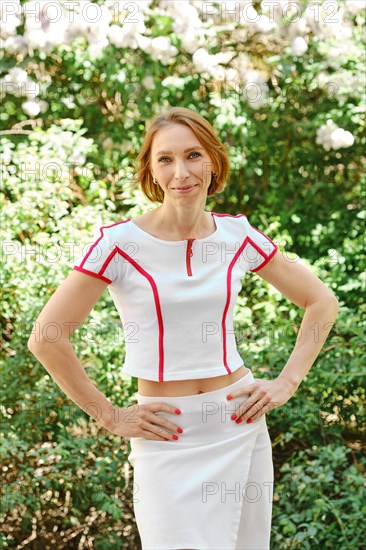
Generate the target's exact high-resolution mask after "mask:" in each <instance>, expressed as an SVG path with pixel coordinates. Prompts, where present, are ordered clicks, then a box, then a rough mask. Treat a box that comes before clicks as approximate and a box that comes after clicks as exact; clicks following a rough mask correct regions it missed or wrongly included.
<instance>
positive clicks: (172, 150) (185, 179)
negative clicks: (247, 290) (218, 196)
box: [150, 124, 214, 203]
mask: <svg viewBox="0 0 366 550" xmlns="http://www.w3.org/2000/svg"><path fill="white" fill-rule="evenodd" d="M188 149H189V150H188ZM150 162H151V164H150V167H151V173H152V175H153V176H154V177H155V178H156V179H157V181H158V184H159V185H160V187H161V188H162V190H163V191H164V193H165V198H167V197H169V198H170V199H171V200H172V201H174V202H175V203H177V202H178V203H181V202H182V201H185V202H187V201H192V199H194V200H197V199H198V198H204V199H205V200H206V198H207V192H208V188H209V186H210V183H211V174H212V172H213V171H214V165H213V162H212V160H211V158H210V156H209V155H208V153H207V151H206V150H205V149H204V148H203V147H202V145H201V144H200V142H199V141H198V139H197V137H196V136H195V134H194V133H193V132H192V130H191V129H190V128H189V127H188V126H185V125H183V124H172V125H170V126H167V127H165V128H161V129H160V130H158V132H157V133H156V134H155V137H154V139H153V142H152V146H151V161H150ZM189 187H190V189H189V190H187V191H185V192H182V191H180V190H179V188H189Z"/></svg>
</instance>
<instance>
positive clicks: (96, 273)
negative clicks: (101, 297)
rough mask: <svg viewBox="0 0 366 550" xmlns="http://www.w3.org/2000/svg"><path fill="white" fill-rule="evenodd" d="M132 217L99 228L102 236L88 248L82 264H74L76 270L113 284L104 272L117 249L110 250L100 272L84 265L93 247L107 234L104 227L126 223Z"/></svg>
mask: <svg viewBox="0 0 366 550" xmlns="http://www.w3.org/2000/svg"><path fill="white" fill-rule="evenodd" d="M130 219H131V218H127V219H126V220H123V221H122V222H115V223H111V224H110V225H102V226H101V227H100V228H99V231H100V237H98V239H97V240H96V241H95V242H94V243H93V244H92V245H91V247H90V248H89V250H88V253H87V254H86V255H85V257H84V258H83V260H82V262H81V263H80V265H79V266H78V265H74V269H75V270H76V271H80V272H81V273H86V274H87V275H91V276H92V277H96V278H97V279H101V280H102V281H105V282H106V283H108V284H111V283H112V282H113V281H112V280H111V279H108V278H107V277H104V275H103V273H104V272H105V270H106V269H107V267H108V265H109V263H110V261H111V260H112V258H113V257H114V255H115V253H116V249H113V250H112V251H111V252H110V254H108V257H107V258H106V260H105V261H104V263H103V265H102V267H101V269H100V270H99V271H98V272H95V271H90V270H89V269H86V268H85V267H83V266H84V264H85V262H86V261H87V259H88V258H89V256H90V254H91V253H92V251H93V249H94V248H95V247H96V246H97V244H98V243H99V241H100V240H102V239H103V237H104V236H105V235H104V233H103V229H105V228H108V227H114V226H115V225H119V224H120V223H126V222H128V221H130Z"/></svg>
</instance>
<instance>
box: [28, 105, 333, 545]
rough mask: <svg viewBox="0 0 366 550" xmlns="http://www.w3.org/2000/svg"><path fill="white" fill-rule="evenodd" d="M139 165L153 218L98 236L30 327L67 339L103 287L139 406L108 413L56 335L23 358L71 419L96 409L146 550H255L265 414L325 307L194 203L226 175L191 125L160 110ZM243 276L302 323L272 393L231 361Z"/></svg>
mask: <svg viewBox="0 0 366 550" xmlns="http://www.w3.org/2000/svg"><path fill="white" fill-rule="evenodd" d="M138 158H139V162H140V170H139V178H140V180H139V181H140V184H141V187H142V190H143V192H144V193H145V195H146V196H147V197H148V198H149V199H150V200H152V201H153V202H156V201H157V202H161V205H160V206H159V207H158V208H155V209H152V210H150V211H149V212H146V213H145V214H143V215H142V216H140V217H139V218H137V219H130V218H128V219H125V220H122V221H118V222H117V223H111V224H107V225H104V226H102V227H99V228H97V230H96V232H95V235H94V240H93V243H92V245H91V246H90V248H89V249H88V250H87V251H86V252H85V250H83V252H82V253H81V254H80V256H79V257H78V258H77V260H76V262H75V264H74V271H73V272H72V273H71V274H70V275H69V277H68V278H67V279H66V281H65V282H64V283H63V284H62V285H61V286H60V288H59V289H57V291H56V293H55V295H54V296H53V297H52V298H51V300H50V301H49V302H48V304H47V305H46V307H45V308H44V310H43V311H42V312H41V315H40V317H39V318H38V319H37V321H36V323H37V324H39V331H40V332H41V333H43V327H46V326H48V325H49V324H51V323H52V325H53V324H55V323H56V324H58V326H60V327H61V326H62V327H70V326H73V327H76V326H79V324H80V323H81V322H82V321H83V320H84V319H85V317H86V315H87V314H88V312H90V311H91V309H92V308H93V306H94V304H95V303H96V301H97V300H98V298H99V296H100V294H101V292H102V291H103V290H104V288H105V287H106V286H108V290H109V292H110V294H111V296H112V298H113V301H114V303H115V306H116V309H117V311H118V313H119V315H120V318H121V321H122V325H123V330H124V333H125V335H126V336H128V337H127V338H126V355H125V361H124V365H123V367H122V373H126V374H128V375H130V376H134V377H136V378H137V379H138V392H137V403H136V404H134V405H132V406H130V407H127V408H123V409H118V408H114V407H111V404H110V402H109V401H108V400H107V399H106V398H105V396H103V395H102V394H101V393H100V392H99V391H98V390H97V389H96V388H95V387H94V385H93V384H92V382H91V381H90V379H89V378H88V377H87V375H86V373H85V369H83V368H82V366H81V364H79V362H78V361H77V358H76V357H75V355H74V354H73V350H72V347H71V344H70V342H69V337H70V334H68V332H67V329H66V328H65V329H64V333H63V336H62V338H61V339H60V342H56V343H54V342H52V343H47V342H42V343H41V344H39V345H37V344H36V343H34V342H32V339H30V342H29V346H30V349H31V348H32V350H33V352H34V353H35V354H36V356H37V357H39V358H40V360H41V359H42V362H43V363H44V364H45V366H46V367H47V369H48V370H49V371H50V372H51V373H53V375H54V379H55V380H56V381H57V382H58V383H59V385H60V387H61V388H62V389H64V391H65V392H66V393H67V395H69V396H70V397H71V398H72V399H73V400H74V401H75V402H76V403H77V404H78V405H79V406H80V407H81V408H83V406H84V410H85V408H86V406H87V405H88V404H90V403H91V402H93V403H95V405H96V408H97V409H98V410H100V412H101V417H100V418H101V423H102V425H103V427H105V428H106V429H108V430H109V431H110V432H111V433H113V434H115V435H118V436H120V437H125V438H127V439H130V443H131V452H130V454H129V456H128V460H129V462H130V464H131V466H132V467H133V470H134V483H135V487H136V488H137V491H136V493H135V495H134V497H135V498H134V502H133V505H134V510H135V516H136V522H137V527H138V530H139V533H140V536H141V542H142V548H143V549H145V548H146V549H147V548H149V549H150V550H164V549H165V550H167V549H172V548H174V549H176V550H177V549H181V550H182V549H184V548H185V549H189V548H190V549H198V548H200V549H201V548H202V549H204V548H205V549H210V550H211V549H221V550H222V549H223V548H225V549H226V550H235V549H237V550H238V549H240V550H249V549H254V548H256V549H259V548H260V549H261V550H268V549H269V547H270V533H271V519H272V500H273V499H272V497H273V479H274V475H273V462H272V447H271V440H270V436H269V433H268V428H267V423H266V414H267V412H269V411H270V410H272V409H274V408H276V407H279V406H281V405H283V404H285V403H286V402H287V401H288V400H289V399H290V398H291V397H292V395H293V394H294V393H295V391H296V389H297V387H298V386H299V384H300V382H301V380H302V379H303V378H304V376H305V375H306V373H307V372H308V370H309V369H310V367H311V365H312V364H313V362H314V361H315V359H316V357H317V355H318V354H319V352H320V350H321V348H322V346H323V344H324V342H325V339H326V337H327V335H328V333H329V332H330V329H331V326H332V323H333V322H334V320H335V318H336V315H337V310H338V304H337V300H336V299H335V297H334V295H333V294H332V292H331V291H330V290H329V289H328V288H327V287H326V286H325V285H324V283H322V281H320V280H319V279H318V278H317V277H316V276H315V275H314V274H313V273H312V272H311V271H310V269H308V268H307V267H305V266H304V265H302V264H301V262H296V263H294V262H288V261H286V259H287V257H286V258H285V257H283V256H282V255H281V254H280V253H279V249H278V246H277V244H276V243H275V242H274V241H272V239H271V238H270V237H269V236H267V235H265V234H264V233H262V232H261V231H259V230H258V229H256V228H255V227H253V226H252V225H251V223H250V222H249V220H248V219H247V217H246V216H245V214H243V213H241V212H239V213H238V214H236V215H232V214H227V213H218V212H207V211H206V210H205V204H206V199H207V196H208V195H209V194H214V193H216V192H219V191H220V190H222V189H223V188H224V186H225V184H226V177H227V175H228V171H229V161H228V155H227V152H226V150H225V148H224V146H223V145H222V143H221V142H220V140H219V139H218V137H217V136H216V134H215V132H214V130H213V128H212V127H211V125H210V124H209V122H208V121H206V120H205V119H204V118H202V117H200V116H199V115H198V114H197V113H195V112H193V111H191V110H189V109H185V108H180V107H173V108H172V109H170V110H169V111H168V112H166V113H165V114H164V113H163V114H161V115H158V116H157V117H156V118H155V119H154V120H153V121H152V122H151V124H150V126H149V128H148V129H147V132H146V136H145V139H144V141H143V144H142V148H141V152H140V154H139V157H138ZM131 245H136V246H132V248H133V250H132V251H131ZM248 272H252V273H258V274H259V276H261V277H262V278H263V279H265V280H266V281H268V282H269V283H270V284H272V285H273V286H275V287H276V288H277V289H278V290H279V291H280V292H282V294H283V295H284V296H285V297H286V298H288V299H289V300H291V301H292V303H293V304H294V305H296V306H297V307H301V308H303V309H304V310H305V314H304V317H303V320H302V323H301V326H300V327H299V330H298V331H297V332H298V335H299V336H298V340H297V342H296V345H295V347H294V350H293V352H292V354H291V356H290V357H289V359H288V361H287V363H286V365H285V366H284V367H283V369H282V371H281V373H280V374H279V375H278V377H277V378H276V379H274V380H262V379H260V378H256V377H254V376H253V374H252V372H251V370H250V369H249V368H247V367H246V366H245V365H244V361H243V358H242V357H241V355H240V353H239V351H238V348H237V342H236V339H235V333H234V327H233V311H234V307H235V305H236V302H237V298H238V294H239V291H240V289H241V280H242V279H243V277H244V276H245V275H246V273H248ZM315 325H316V326H318V327H322V328H320V329H319V333H318V338H317V340H316V341H314V338H313V335H314V333H313V327H314V326H315ZM131 328H132V329H133V330H134V331H135V332H134V334H132V335H131V330H129V329H131ZM39 331H37V333H38V332H39ZM68 365H69V368H68ZM90 414H91V413H90ZM177 415H180V416H178V417H177ZM177 418H178V419H179V422H178V423H176V419H177ZM177 434H179V435H177ZM248 488H250V489H249V492H248ZM253 488H254V489H255V493H254V494H253ZM213 519H214V521H213Z"/></svg>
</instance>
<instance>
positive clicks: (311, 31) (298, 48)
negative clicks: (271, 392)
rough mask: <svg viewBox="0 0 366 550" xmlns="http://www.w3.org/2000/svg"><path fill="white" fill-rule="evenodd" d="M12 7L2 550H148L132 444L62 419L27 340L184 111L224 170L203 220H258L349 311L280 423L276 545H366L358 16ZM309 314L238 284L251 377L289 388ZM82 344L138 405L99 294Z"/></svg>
mask: <svg viewBox="0 0 366 550" xmlns="http://www.w3.org/2000/svg"><path fill="white" fill-rule="evenodd" d="M46 3H47V2H43V3H42V2H41V3H40V4H42V5H43V6H44V5H45V4H46ZM6 4H9V2H4V3H3V4H2V6H3V7H2V12H1V16H2V18H3V20H4V21H5V23H6V24H5V25H4V26H3V27H2V31H1V33H2V34H1V39H2V50H1V56H2V58H1V61H2V64H1V75H0V76H1V79H0V82H1V97H2V101H3V105H4V109H3V110H2V112H1V114H0V120H1V134H2V135H1V141H0V145H1V155H2V188H1V200H2V202H3V204H4V205H5V207H4V208H3V216H2V235H1V237H2V256H3V259H4V262H3V280H2V283H3V284H2V288H3V300H2V303H3V304H4V307H3V313H2V315H1V322H2V329H3V335H4V336H3V340H2V351H3V359H2V366H3V370H2V380H1V381H2V389H3V392H2V393H3V400H2V406H1V412H2V420H3V422H2V425H3V428H2V436H3V437H2V441H3V445H2V463H3V468H2V474H3V483H2V492H3V497H2V510H1V513H2V520H1V521H2V526H3V529H2V534H1V538H0V544H1V547H4V548H23V547H27V548H37V549H38V548H51V547H52V548H78V549H81V548H96V549H103V550H105V549H110V548H128V549H135V548H139V547H140V541H139V536H138V533H137V530H136V526H135V523H134V517H133V507H132V503H133V497H134V492H135V490H136V488H134V487H133V484H132V471H131V469H130V467H129V465H128V463H127V460H126V457H127V454H128V451H129V445H128V441H123V440H122V441H121V440H120V439H119V438H117V437H115V436H113V435H111V434H109V433H108V432H107V431H105V430H103V429H99V428H98V427H97V426H96V424H95V422H93V421H90V419H89V417H88V415H87V414H86V413H84V412H83V411H81V410H80V409H78V408H77V407H76V406H75V405H74V404H73V403H72V402H70V400H69V399H68V398H67V397H66V396H65V395H64V394H63V392H62V391H61V390H59V388H58V387H57V385H56V384H55V383H54V382H53V380H52V379H51V377H50V376H49V375H48V373H47V372H46V371H45V369H44V368H43V367H42V365H41V364H40V363H39V362H38V361H37V360H35V358H34V357H33V356H32V355H31V354H30V352H29V351H28V350H27V346H26V343H27V340H28V338H29V334H30V331H31V330H32V326H33V323H34V321H35V319H36V318H37V316H38V314H39V312H40V311H41V309H42V308H43V306H44V305H45V303H46V302H47V300H48V299H49V298H50V296H51V295H52V293H53V292H54V291H55V290H56V288H57V286H58V285H59V284H60V283H61V282H62V281H63V279H64V278H65V277H66V276H67V274H68V273H69V271H70V269H71V268H72V266H73V261H74V259H75V257H76V254H77V253H78V251H79V249H80V247H81V246H82V245H84V244H86V243H88V242H90V238H91V235H92V234H93V231H94V228H95V226H96V225H98V224H101V223H108V222H113V221H118V220H121V219H124V218H126V217H134V216H137V215H139V214H141V213H143V212H145V211H146V210H149V209H151V208H152V207H154V205H153V204H151V203H148V202H147V201H146V199H145V198H144V197H143V196H142V194H141V193H140V191H139V189H138V188H136V187H135V186H134V185H133V183H134V175H135V162H134V159H135V157H136V155H137V153H138V151H139V146H140V144H141V141H142V137H143V131H144V127H145V123H146V122H147V121H148V120H149V119H150V118H152V116H154V115H155V114H156V113H157V112H159V111H160V110H161V109H162V108H164V107H166V106H169V105H182V106H185V107H188V108H192V109H195V110H197V111H198V112H199V113H200V114H201V115H203V116H205V117H206V118H207V119H208V120H209V121H210V122H211V124H212V125H213V126H214V128H215V130H216V131H217V133H218V134H219V136H220V138H221V139H222V141H223V142H224V143H225V145H226V146H227V148H228V151H229V155H230V159H231V166H232V170H231V173H230V178H229V180H228V184H227V186H226V188H225V190H224V191H223V192H222V193H220V194H218V195H216V196H215V197H209V198H208V200H207V210H214V211H217V212H226V213H232V214H236V213H238V212H242V213H245V214H247V215H248V217H250V220H251V223H252V224H253V225H255V226H256V227H258V228H259V229H261V230H262V231H265V232H266V233H267V234H268V235H269V236H270V237H271V238H272V239H273V240H275V241H276V242H278V244H279V245H280V248H281V250H282V252H283V253H285V254H288V255H289V257H294V258H295V257H296V256H297V255H298V256H300V257H301V258H302V259H303V261H305V262H306V263H307V264H308V265H309V266H311V269H313V271H314V273H315V274H316V275H318V276H319V277H320V278H321V279H322V280H323V281H324V282H325V283H326V284H328V285H329V287H330V288H332V290H333V291H334V292H335V294H336V295H337V297H338V299H339V301H340V304H341V309H340V313H339V317H338V320H337V322H336V324H335V326H334V327H333V329H332V332H331V334H330V336H329V338H328V340H327V341H326V343H325V345H324V347H323V349H322V352H321V353H320V355H319V357H318V359H317V361H316V362H315V364H314V366H313V368H312V369H311V371H310V372H309V374H308V376H307V377H306V378H305V379H304V381H303V382H302V384H301V386H300V388H299V389H298V391H297V393H296V394H295V396H294V397H293V398H292V399H291V400H290V401H289V402H288V403H287V404H286V405H285V406H283V407H280V408H279V409H276V410H274V411H272V412H271V413H270V414H268V415H267V423H268V425H269V430H270V434H271V438H272V442H273V456H274V461H275V475H276V481H275V497H274V499H275V500H274V509H273V529H272V547H273V548H281V549H282V548H283V549H295V548H301V549H303V548H304V549H307V548H322V549H328V548H329V549H333V548H342V549H348V548H349V549H351V548H352V550H354V549H357V548H363V547H364V546H363V545H364V536H363V532H362V527H361V526H362V521H361V520H362V515H364V512H365V509H364V504H363V498H362V497H363V496H364V492H363V471H364V465H365V459H364V454H363V452H362V438H363V436H364V432H363V431H362V426H363V423H362V419H363V408H362V404H363V401H364V399H365V387H364V385H363V375H364V369H363V364H364V339H363V327H364V304H363V302H362V290H364V275H363V268H364V256H363V247H362V244H363V242H362V235H363V230H364V219H365V209H364V196H365V181H364V179H363V174H364V173H365V157H364V155H363V151H364V150H365V141H366V137H365V122H364V118H363V116H362V115H363V114H364V108H365V95H364V92H363V89H364V88H363V86H364V83H365V82H364V81H365V70H364V69H365V66H364V62H365V59H364V49H363V48H364V39H363V37H364V29H365V10H364V5H365V3H364V2H363V0H358V1H354V0H349V1H345V2H342V3H337V2H334V3H329V2H328V3H327V4H328V5H327V6H324V2H323V3H322V2H320V3H319V4H320V8H319V10H320V11H318V12H316V11H314V9H313V8H311V4H309V3H308V2H307V1H301V2H298V6H299V11H298V12H296V11H295V12H294V11H292V8H291V9H290V10H288V9H287V8H286V6H285V5H286V3H285V2H284V1H283V0H281V1H280V2H278V4H279V6H280V7H279V8H276V9H275V10H274V12H273V14H272V15H273V17H269V16H267V18H266V16H265V15H262V16H261V17H260V18H259V20H258V22H256V23H252V22H248V21H246V20H245V19H244V18H242V19H237V20H235V18H234V19H233V18H231V19H230V15H229V14H228V13H224V11H223V8H222V6H221V8H220V5H221V3H214V2H213V3H207V2H195V1H192V2H172V1H145V2H132V3H131V4H134V6H135V7H134V8H133V10H134V9H136V8H137V11H136V18H137V22H131V21H130V20H129V18H130V14H129V13H128V12H129V11H130V9H124V7H123V6H124V3H123V2H117V8H116V2H104V1H98V2H91V3H89V2H84V4H83V3H80V4H81V5H84V7H85V6H86V5H87V4H88V5H89V4H96V5H97V6H100V9H101V11H100V12H97V14H99V16H98V17H97V18H96V20H95V22H91V21H90V19H91V18H92V17H94V15H93V13H92V12H90V13H89V16H88V15H87V13H88V12H84V13H81V14H79V13H78V12H77V17H76V19H75V21H74V22H73V23H72V24H71V23H70V18H69V15H70V14H69V13H68V12H67V10H66V11H65V12H64V13H63V18H62V19H61V20H60V21H58V22H57V24H55V25H53V24H51V25H50V21H49V19H50V18H51V16H52V13H51V12H50V13H49V15H48V20H47V17H46V16H45V14H44V13H43V15H42V13H40V12H37V11H36V12H35V13H36V16H35V17H33V18H32V16H31V15H30V12H31V11H32V10H31V9H30V8H34V5H32V3H30V2H20V3H19V2H16V1H15V0H14V2H13V4H14V5H16V6H17V9H18V15H15V16H10V15H9V12H7V13H6V8H4V6H6ZM38 4H39V3H38ZM60 4H62V5H63V4H64V2H61V3H60ZM207 4H211V6H212V7H211V8H209V7H208V5H207ZM233 4H235V3H234V2H226V6H227V8H228V9H229V8H232V7H233ZM236 4H237V5H239V7H240V9H241V10H242V9H244V6H245V4H246V3H245V2H236ZM247 4H248V2H247ZM249 4H250V2H249ZM267 4H269V2H268V3H267ZM293 4H294V3H293ZM329 4H332V5H334V6H335V7H336V10H335V12H334V13H333V11H332V7H331V8H329ZM252 7H253V9H256V10H257V12H258V13H262V14H265V13H268V12H266V9H265V6H264V4H263V3H261V2H257V1H253V2H252ZM27 9H28V12H29V13H28V14H27V13H26V12H27ZM35 9H37V8H35ZM63 9H64V8H63ZM213 10H216V11H214V13H213V14H212V15H210V13H211V12H212V11H213ZM250 13H252V12H250ZM37 14H38V15H37ZM269 15H270V14H269ZM5 19H6V20H5ZM327 121H330V122H329V123H328V124H327ZM301 318H302V311H300V310H298V309H297V308H296V307H294V306H293V305H292V304H291V303H290V302H288V301H287V300H286V299H284V298H283V297H282V296H281V295H280V294H279V293H278V292H277V291H276V289H274V288H273V287H270V286H269V285H267V284H266V283H265V282H264V281H262V280H261V279H260V277H258V276H257V275H255V274H248V275H247V277H246V278H245V280H243V288H242V292H241V294H240V297H239V301H238V304H237V307H236V310H235V326H236V329H237V341H238V346H239V350H240V352H241V353H242V356H243V357H244V358H245V362H246V364H247V365H248V366H250V367H251V368H252V369H253V372H254V373H255V374H256V375H257V376H263V377H267V378H272V377H275V376H276V375H277V374H278V373H279V372H280V371H281V369H282V367H283V365H284V363H285V362H286V360H287V358H288V356H289V354H290V353H291V350H292V347H293V345H294V343H295V340H296V331H297V327H298V326H299V324H300V322H301ZM314 338H316V327H314ZM72 341H73V344H74V347H75V351H76V353H77V354H78V357H79V358H80V361H81V362H82V364H83V365H84V366H85V368H86V370H87V372H88V375H89V376H90V377H91V378H92V379H93V380H94V381H95V383H96V384H97V386H98V388H99V389H100V390H101V391H103V392H104V393H105V394H106V395H107V397H108V398H109V399H110V400H111V402H112V403H113V404H115V405H116V406H119V407H124V406H126V407H127V406H129V405H130V404H131V403H132V402H133V400H134V394H135V392H136V390H137V387H136V380H135V379H130V378H129V377H122V376H121V375H120V367H121V365H122V363H123V356H124V355H123V354H124V343H123V334H122V332H121V331H120V330H119V319H118V317H117V312H116V310H115V308H114V305H113V302H112V301H111V298H110V296H109V294H108V293H107V292H105V293H104V294H103V296H102V297H101V299H100V300H99V302H98V304H97V305H96V306H95V308H94V310H93V312H92V313H91V314H90V316H89V319H88V321H87V322H86V323H85V324H84V325H83V327H81V328H80V329H79V330H78V331H77V332H76V333H74V335H73V337H72Z"/></svg>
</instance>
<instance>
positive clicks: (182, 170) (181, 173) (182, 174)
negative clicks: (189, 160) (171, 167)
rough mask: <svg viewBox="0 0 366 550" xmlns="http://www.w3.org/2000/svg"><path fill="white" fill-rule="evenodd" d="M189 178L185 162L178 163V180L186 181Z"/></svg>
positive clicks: (176, 170) (176, 168)
mask: <svg viewBox="0 0 366 550" xmlns="http://www.w3.org/2000/svg"><path fill="white" fill-rule="evenodd" d="M187 176H189V171H188V170H187V167H186V166H185V164H184V162H179V161H178V162H177V163H176V166H175V177H176V178H177V179H184V178H186V177H187Z"/></svg>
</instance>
